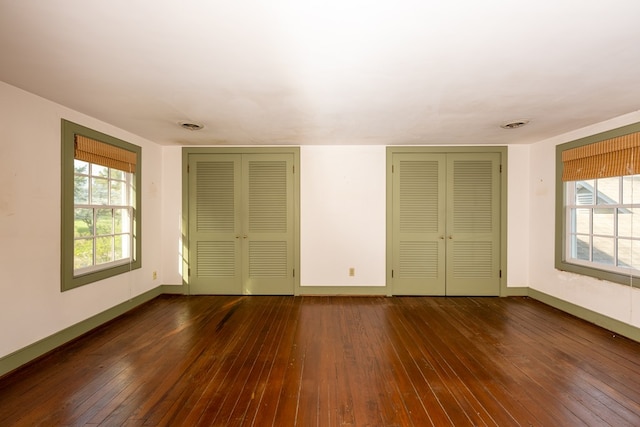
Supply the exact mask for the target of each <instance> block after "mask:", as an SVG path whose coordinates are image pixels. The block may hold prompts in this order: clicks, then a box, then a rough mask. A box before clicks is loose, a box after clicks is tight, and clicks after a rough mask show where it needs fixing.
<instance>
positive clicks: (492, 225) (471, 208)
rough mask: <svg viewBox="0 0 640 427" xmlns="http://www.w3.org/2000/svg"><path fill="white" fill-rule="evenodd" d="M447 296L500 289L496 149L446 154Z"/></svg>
mask: <svg viewBox="0 0 640 427" xmlns="http://www.w3.org/2000/svg"><path fill="white" fill-rule="evenodd" d="M447 171H448V173H447V175H448V177H447V212H448V215H447V256H446V259H447V295H499V294H500V277H499V274H500V154H498V153H460V154H452V153H450V154H448V155H447Z"/></svg>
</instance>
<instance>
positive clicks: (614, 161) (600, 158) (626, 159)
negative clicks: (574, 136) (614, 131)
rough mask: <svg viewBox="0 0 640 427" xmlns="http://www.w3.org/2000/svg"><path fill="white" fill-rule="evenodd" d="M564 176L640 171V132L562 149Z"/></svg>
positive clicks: (604, 175)
mask: <svg viewBox="0 0 640 427" xmlns="http://www.w3.org/2000/svg"><path fill="white" fill-rule="evenodd" d="M562 163H563V170H562V180H563V181H580V180H584V179H594V178H608V177H612V176H624V175H635V174H640V132H636V133H631V134H628V135H623V136H619V137H616V138H611V139H606V140H604V141H600V142H596V143H593V144H588V145H583V146H581V147H576V148H572V149H570V150H565V151H563V152H562Z"/></svg>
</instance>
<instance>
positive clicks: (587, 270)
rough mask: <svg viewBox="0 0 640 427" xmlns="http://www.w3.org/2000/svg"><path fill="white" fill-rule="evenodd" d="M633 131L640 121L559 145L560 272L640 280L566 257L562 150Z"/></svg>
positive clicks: (557, 262) (611, 279) (557, 253)
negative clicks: (575, 261)
mask: <svg viewBox="0 0 640 427" xmlns="http://www.w3.org/2000/svg"><path fill="white" fill-rule="evenodd" d="M634 132H640V123H634V124H631V125H627V126H623V127H620V128H616V129H612V130H609V131H606V132H602V133H598V134H595V135H591V136H587V137H584V138H580V139H577V140H575V141H571V142H567V143H564V144H560V145H557V146H556V203H555V204H556V206H555V215H556V217H555V223H556V228H555V268H556V269H557V270H560V271H567V272H570V273H576V274H581V275H583V276H590V277H594V278H596V279H600V280H607V281H609V282H613V283H619V284H622V285H627V286H632V285H633V281H634V280H638V279H640V276H637V275H634V274H632V273H631V272H629V274H626V273H621V272H616V271H611V270H606V269H604V268H597V267H593V266H587V265H581V264H574V263H572V262H569V261H567V259H566V257H565V248H566V246H567V230H566V215H567V211H566V206H565V205H566V203H565V201H566V193H565V189H566V185H565V183H564V182H563V181H562V172H563V163H562V153H563V152H564V151H565V150H570V149H572V148H576V147H581V146H585V145H589V144H594V143H597V142H600V141H604V140H607V139H611V138H616V137H620V136H623V135H627V134H630V133H634Z"/></svg>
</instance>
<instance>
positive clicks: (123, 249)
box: [114, 234, 131, 261]
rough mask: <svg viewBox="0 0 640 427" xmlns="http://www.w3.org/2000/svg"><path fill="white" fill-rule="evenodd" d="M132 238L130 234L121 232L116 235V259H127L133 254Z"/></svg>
mask: <svg viewBox="0 0 640 427" xmlns="http://www.w3.org/2000/svg"><path fill="white" fill-rule="evenodd" d="M130 248H131V239H130V238H129V235H128V234H121V235H119V236H115V244H114V251H115V259H116V261H117V260H121V259H127V258H129V256H130V254H131V249H130Z"/></svg>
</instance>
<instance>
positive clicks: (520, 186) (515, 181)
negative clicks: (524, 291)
mask: <svg viewBox="0 0 640 427" xmlns="http://www.w3.org/2000/svg"><path fill="white" fill-rule="evenodd" d="M529 156H530V147H529V146H528V145H511V146H509V152H508V154H507V158H508V168H507V173H508V176H507V250H508V252H507V286H508V287H527V286H529V253H530V244H529V221H530V218H529V173H530V171H529Z"/></svg>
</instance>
